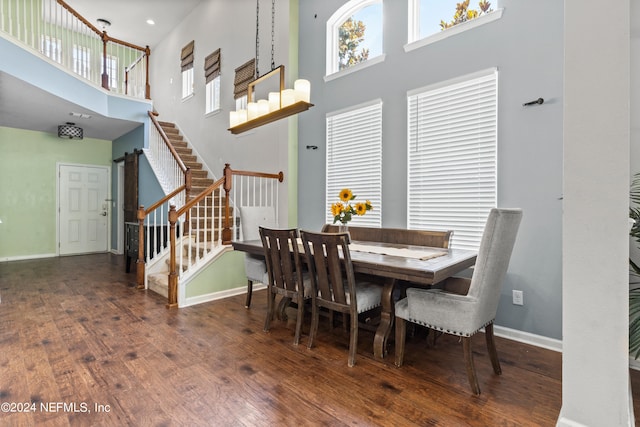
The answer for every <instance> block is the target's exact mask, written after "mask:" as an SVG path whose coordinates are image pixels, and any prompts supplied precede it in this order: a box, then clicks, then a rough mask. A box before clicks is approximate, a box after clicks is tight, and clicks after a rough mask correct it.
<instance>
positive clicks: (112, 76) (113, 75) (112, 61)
mask: <svg viewBox="0 0 640 427" xmlns="http://www.w3.org/2000/svg"><path fill="white" fill-rule="evenodd" d="M107 74H108V75H109V88H111V89H113V90H118V57H117V56H113V55H107Z"/></svg>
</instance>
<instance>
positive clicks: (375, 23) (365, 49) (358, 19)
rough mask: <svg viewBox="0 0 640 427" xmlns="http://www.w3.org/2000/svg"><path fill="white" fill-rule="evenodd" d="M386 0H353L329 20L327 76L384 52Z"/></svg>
mask: <svg viewBox="0 0 640 427" xmlns="http://www.w3.org/2000/svg"><path fill="white" fill-rule="evenodd" d="M382 23H383V19H382V0H350V1H348V2H347V3H346V4H345V5H344V6H342V7H341V8H340V9H338V10H337V11H336V12H335V13H334V14H333V15H332V16H331V18H330V19H329V20H328V21H327V75H329V74H333V73H335V72H338V71H340V70H344V69H347V68H350V67H352V66H354V65H357V64H359V63H362V62H366V61H369V60H371V59H372V58H375V57H380V56H381V55H382V47H383V46H382V29H383V28H382Z"/></svg>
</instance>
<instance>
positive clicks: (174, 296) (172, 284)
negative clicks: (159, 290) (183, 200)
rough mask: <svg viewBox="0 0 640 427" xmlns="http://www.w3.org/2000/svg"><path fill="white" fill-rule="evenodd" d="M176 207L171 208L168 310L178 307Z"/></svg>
mask: <svg viewBox="0 0 640 427" xmlns="http://www.w3.org/2000/svg"><path fill="white" fill-rule="evenodd" d="M176 222H178V212H176V207H175V206H174V205H171V207H170V208H169V236H171V253H170V258H169V289H168V292H167V308H174V307H177V306H178V272H177V270H176Z"/></svg>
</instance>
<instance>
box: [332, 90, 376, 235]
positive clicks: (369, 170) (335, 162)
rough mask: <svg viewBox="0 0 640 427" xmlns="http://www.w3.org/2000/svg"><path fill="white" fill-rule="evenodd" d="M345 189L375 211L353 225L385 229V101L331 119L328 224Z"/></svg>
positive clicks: (341, 112)
mask: <svg viewBox="0 0 640 427" xmlns="http://www.w3.org/2000/svg"><path fill="white" fill-rule="evenodd" d="M343 188H349V189H351V190H352V191H353V194H355V195H356V196H357V197H358V199H356V201H361V202H364V201H366V200H370V201H371V204H372V205H373V210H370V211H368V212H367V214H366V215H364V216H358V217H355V218H353V220H352V222H351V223H352V224H353V225H360V226H370V227H380V226H381V225H382V101H380V100H376V101H374V102H372V103H370V104H367V105H362V106H358V107H354V108H352V109H349V110H347V111H339V112H335V113H331V114H328V115H327V194H326V203H325V206H326V209H327V211H326V221H327V223H329V224H331V223H333V216H332V215H331V211H330V206H331V205H332V204H333V203H336V202H337V201H338V194H339V193H340V190H342V189H343Z"/></svg>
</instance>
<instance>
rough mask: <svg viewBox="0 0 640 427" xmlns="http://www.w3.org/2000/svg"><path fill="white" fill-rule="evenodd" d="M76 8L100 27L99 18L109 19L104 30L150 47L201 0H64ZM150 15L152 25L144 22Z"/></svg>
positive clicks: (120, 38) (115, 36) (139, 44)
mask: <svg viewBox="0 0 640 427" xmlns="http://www.w3.org/2000/svg"><path fill="white" fill-rule="evenodd" d="M66 1H67V4H68V5H69V6H71V7H72V8H74V9H75V10H76V12H78V13H79V14H80V15H82V16H83V17H84V18H85V19H87V20H88V21H89V22H91V23H92V24H93V25H95V26H96V27H97V28H98V29H102V28H101V27H100V25H99V24H98V22H97V20H98V18H102V19H106V20H107V21H109V22H111V26H109V27H107V28H105V31H106V32H107V34H108V35H109V36H111V37H114V38H116V39H119V40H123V41H126V42H129V43H133V44H135V45H138V46H149V47H150V48H151V51H152V52H153V47H154V46H155V45H156V44H158V43H159V42H160V41H161V40H162V39H163V38H164V37H165V36H166V35H167V34H168V33H169V32H170V31H171V30H172V29H173V28H175V27H176V25H177V24H178V23H179V22H181V21H182V20H183V19H184V18H185V17H186V16H187V15H188V14H189V13H190V12H191V11H192V10H193V9H194V8H195V7H196V6H197V5H198V4H199V3H200V2H201V1H202V0H109V1H105V0H66ZM147 19H153V21H154V22H155V25H149V24H147V23H146V21H147Z"/></svg>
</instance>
